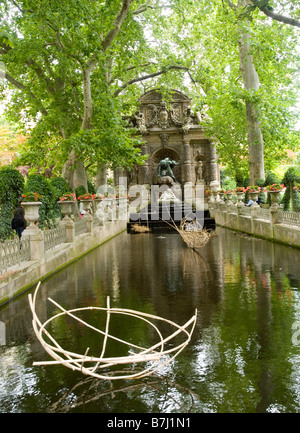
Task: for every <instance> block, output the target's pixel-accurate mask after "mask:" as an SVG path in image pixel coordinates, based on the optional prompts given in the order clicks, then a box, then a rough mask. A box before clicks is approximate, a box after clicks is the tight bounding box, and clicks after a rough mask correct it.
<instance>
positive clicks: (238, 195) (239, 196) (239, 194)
mask: <svg viewBox="0 0 300 433" xmlns="http://www.w3.org/2000/svg"><path fill="white" fill-rule="evenodd" d="M236 196H237V199H238V201H237V204H236V205H237V206H239V207H240V206H243V198H244V193H243V192H240V191H237V193H236Z"/></svg>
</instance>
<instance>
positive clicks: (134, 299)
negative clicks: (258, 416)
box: [0, 228, 300, 413]
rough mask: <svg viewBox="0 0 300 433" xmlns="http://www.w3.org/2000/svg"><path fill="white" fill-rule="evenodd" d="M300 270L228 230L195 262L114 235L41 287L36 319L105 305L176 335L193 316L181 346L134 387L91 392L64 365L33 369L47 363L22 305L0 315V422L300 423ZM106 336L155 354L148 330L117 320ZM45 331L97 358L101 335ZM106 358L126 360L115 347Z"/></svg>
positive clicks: (73, 327)
mask: <svg viewBox="0 0 300 433" xmlns="http://www.w3.org/2000/svg"><path fill="white" fill-rule="evenodd" d="M299 268H300V251H299V250H297V249H294V248H290V247H286V246H282V245H278V244H275V243H271V242H267V241H262V240H258V239H254V238H251V237H248V236H241V235H239V234H236V233H234V232H232V231H230V230H226V229H220V228H218V229H217V230H216V234H215V235H214V236H212V237H211V239H210V241H209V242H208V244H207V245H206V246H205V247H204V248H202V249H199V250H197V251H194V250H192V249H189V248H188V247H187V246H186V245H185V244H184V242H183V241H182V239H181V237H180V236H179V235H178V234H177V233H176V232H169V231H168V232H166V233H163V232H162V233H146V234H145V233H144V234H129V233H122V234H121V235H119V236H117V237H116V238H114V239H112V240H110V241H109V242H107V243H106V244H104V245H102V246H101V247H99V248H97V249H96V250H94V251H93V252H91V253H89V254H88V255H86V256H84V257H82V258H81V259H80V260H78V261H77V262H75V263H73V264H72V265H70V266H68V267H67V268H66V269H64V270H62V271H60V272H59V273H57V274H55V275H53V276H52V277H51V278H49V279H47V280H46V281H45V282H43V283H42V285H41V288H40V293H39V297H38V304H37V312H38V315H39V317H40V318H41V320H42V321H45V320H47V319H48V318H50V317H51V316H53V315H54V314H57V313H58V312H59V310H58V308H57V307H56V306H55V305H53V304H52V303H50V302H49V301H48V300H47V298H48V297H51V298H52V299H54V300H55V301H56V302H58V303H59V304H60V305H62V306H63V307H64V308H66V309H73V308H81V307H87V306H100V307H103V306H105V305H106V298H107V296H109V297H110V303H111V306H112V307H120V308H125V309H133V310H137V311H141V312H145V313H149V314H152V315H157V316H160V317H163V318H166V319H168V320H171V321H174V322H176V323H178V324H179V325H182V324H184V323H185V322H186V321H188V320H189V319H190V318H191V317H192V315H193V314H194V312H195V309H197V322H196V326H195V330H194V333H193V335H192V339H191V341H190V343H189V344H188V346H187V347H186V348H185V349H184V350H183V351H182V352H181V353H180V354H179V355H178V356H177V357H176V358H175V359H174V360H173V361H172V362H171V363H170V364H167V365H165V366H163V367H162V368H161V369H160V370H158V371H156V372H155V373H154V374H153V375H150V376H147V377H144V378H141V379H120V380H100V379H96V378H93V377H89V376H86V375H84V374H82V372H80V371H72V370H70V369H68V368H66V367H65V366H63V365H46V366H34V365H33V362H37V361H45V360H51V358H50V357H49V355H48V354H47V353H46V352H45V351H44V349H43V347H42V346H41V344H40V343H39V341H38V340H37V338H36V336H35V334H34V332H33V328H32V323H31V321H32V314H31V311H30V308H29V303H28V296H27V294H26V295H23V296H21V297H19V298H17V299H15V300H14V301H12V302H10V303H9V304H7V305H5V306H3V307H2V308H1V309H0V412H1V413H60V412H87V413H92V412H93V413H130V412H131V413H265V412H283V413H299V412H300V370H299V367H300V295H299V293H300V292H299V291H300V273H299ZM30 293H33V290H31V291H30ZM88 320H89V321H90V323H91V324H92V325H94V326H101V327H102V329H105V323H106V322H105V318H99V317H98V316H97V315H95V314H94V313H93V312H91V314H90V316H89V318H88ZM110 326H111V328H110V331H111V332H112V333H113V335H115V336H116V337H119V338H122V339H124V340H126V341H134V342H138V344H140V345H141V346H143V347H144V346H146V345H147V344H150V345H152V344H154V342H155V335H154V334H155V332H153V329H152V328H151V327H150V328H149V326H147V323H145V322H142V323H141V322H140V321H138V320H134V319H133V318H129V317H126V316H123V315H120V316H115V317H113V318H112V320H111V323H110ZM49 329H50V330H51V333H52V334H53V335H54V336H55V338H56V339H57V341H59V344H60V345H61V346H62V347H66V348H67V349H68V350H74V351H75V352H76V351H79V350H81V351H84V350H85V349H86V348H87V347H89V348H90V350H95V351H96V352H97V351H98V352H97V353H98V354H99V352H100V353H101V342H100V341H99V334H97V333H96V332H93V331H92V330H91V329H87V328H86V327H84V326H82V323H80V322H78V321H74V320H72V318H71V317H68V316H61V317H59V318H58V320H56V321H55V322H53V323H51V325H50V328H49ZM109 353H110V356H126V355H128V353H126V350H125V349H124V348H123V347H121V346H120V345H119V344H118V343H117V342H115V343H113V344H111V345H110V347H109ZM136 368H138V366H136V365H132V366H126V369H127V372H128V371H130V372H132V371H134V370H135V369H136ZM128 369H129V370H128ZM120 370H122V367H120Z"/></svg>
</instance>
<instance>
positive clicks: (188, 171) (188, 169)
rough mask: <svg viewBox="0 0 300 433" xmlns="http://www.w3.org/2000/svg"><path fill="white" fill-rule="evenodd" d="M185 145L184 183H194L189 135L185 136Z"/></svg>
mask: <svg viewBox="0 0 300 433" xmlns="http://www.w3.org/2000/svg"><path fill="white" fill-rule="evenodd" d="M183 146H184V183H185V184H187V183H189V184H192V161H191V146H190V140H189V139H188V138H187V137H184V138H183Z"/></svg>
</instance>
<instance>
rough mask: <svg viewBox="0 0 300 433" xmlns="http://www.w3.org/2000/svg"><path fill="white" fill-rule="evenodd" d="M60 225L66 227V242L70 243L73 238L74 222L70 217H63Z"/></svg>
mask: <svg viewBox="0 0 300 433" xmlns="http://www.w3.org/2000/svg"><path fill="white" fill-rule="evenodd" d="M60 224H61V225H65V227H66V243H72V242H74V240H75V223H74V221H73V220H71V218H69V217H65V218H64V219H63V220H61V222H60Z"/></svg>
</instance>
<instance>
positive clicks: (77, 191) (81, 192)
mask: <svg viewBox="0 0 300 433" xmlns="http://www.w3.org/2000/svg"><path fill="white" fill-rule="evenodd" d="M87 192H88V191H87V190H86V188H85V187H84V186H83V185H80V186H78V187H77V188H76V189H75V194H76V198H78V197H80V196H81V195H84V194H86V193H87Z"/></svg>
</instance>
